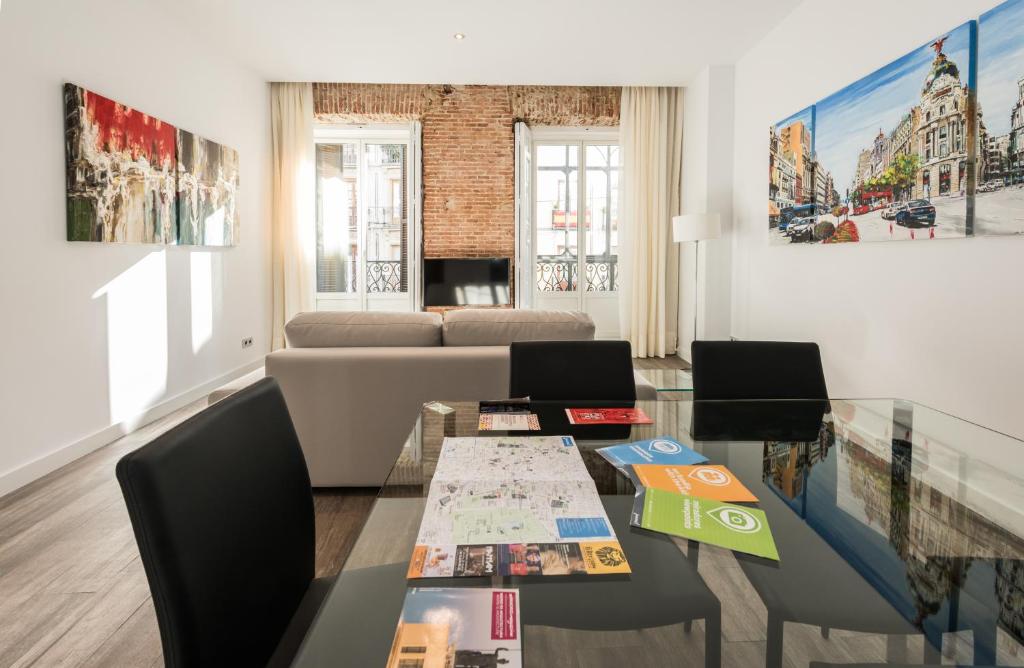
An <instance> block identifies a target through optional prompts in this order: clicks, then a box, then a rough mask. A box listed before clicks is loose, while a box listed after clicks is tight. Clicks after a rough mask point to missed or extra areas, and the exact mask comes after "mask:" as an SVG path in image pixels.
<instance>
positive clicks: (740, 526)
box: [630, 487, 779, 561]
mask: <svg viewBox="0 0 1024 668" xmlns="http://www.w3.org/2000/svg"><path fill="white" fill-rule="evenodd" d="M630 523H631V524H632V525H633V526H637V527H641V528H643V529H649V530H651V531H659V532H661V533H667V534H672V535H673V536H679V537H681V538H688V539H690V540H696V541H700V542H702V543H708V544H710V545H717V546H719V547H724V548H726V549H728V550H736V551H737V552H746V553H747V554H753V555H755V556H758V557H765V558H766V559H773V560H775V561H778V560H779V553H778V550H777V549H776V547H775V540H774V539H773V538H772V532H771V529H770V528H769V527H768V518H767V517H765V514H764V512H763V511H761V510H758V509H757V508H748V507H744V506H735V505H732V504H730V503H722V502H721V501H715V500H714V499H703V498H701V497H698V496H683V495H682V494H675V493H673V492H666V491H664V490H661V489H657V488H653V487H651V488H646V489H641V490H640V491H639V492H638V493H637V495H636V500H635V501H634V503H633V516H632V518H631V520H630Z"/></svg>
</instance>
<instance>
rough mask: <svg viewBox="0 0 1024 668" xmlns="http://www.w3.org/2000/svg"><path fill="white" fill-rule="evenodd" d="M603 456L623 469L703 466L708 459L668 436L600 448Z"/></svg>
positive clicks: (599, 450) (613, 464)
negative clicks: (654, 466) (630, 467)
mask: <svg viewBox="0 0 1024 668" xmlns="http://www.w3.org/2000/svg"><path fill="white" fill-rule="evenodd" d="M597 454H599V455H601V456H602V457H604V458H605V459H607V460H608V461H609V462H611V464H612V466H615V467H618V468H621V467H623V466H626V465H628V464H676V465H680V466H686V465H689V464H703V463H704V462H706V461H708V458H707V457H705V456H704V455H702V454H700V453H699V452H697V451H696V450H694V449H692V448H688V447H686V446H685V445H683V444H682V443H680V442H679V441H677V440H675V439H672V438H669V437H668V436H659V437H658V438H652V439H649V440H646V441H636V442H635V443H623V444H622V445H612V446H609V447H607V448H599V449H598V450H597Z"/></svg>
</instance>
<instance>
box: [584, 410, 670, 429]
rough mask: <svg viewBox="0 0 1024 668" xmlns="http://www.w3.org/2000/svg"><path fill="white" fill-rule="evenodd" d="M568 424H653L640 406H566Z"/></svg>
mask: <svg viewBox="0 0 1024 668" xmlns="http://www.w3.org/2000/svg"><path fill="white" fill-rule="evenodd" d="M565 414H566V415H567V416H569V424H579V425H585V424H654V420H652V419H651V418H649V417H647V413H644V411H643V409H640V408H566V409H565Z"/></svg>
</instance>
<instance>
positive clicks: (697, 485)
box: [624, 464, 757, 503]
mask: <svg viewBox="0 0 1024 668" xmlns="http://www.w3.org/2000/svg"><path fill="white" fill-rule="evenodd" d="M624 470H625V471H626V474H627V475H629V477H630V479H631V480H632V481H633V484H634V485H636V486H637V487H653V488H656V489H661V490H664V491H666V492H675V493H676V494H685V495H687V496H699V497H702V498H705V499H714V500H715V501H729V502H732V503H755V502H757V497H756V496H754V495H753V494H752V493H751V492H750V490H749V489H747V488H746V487H745V486H744V485H743V483H742V482H740V481H739V479H738V478H737V477H736V476H735V475H734V474H733V472H732V471H730V470H729V469H727V468H725V467H724V466H716V465H712V464H701V465H697V466H674V465H663V464H634V465H633V466H629V467H626V469H624Z"/></svg>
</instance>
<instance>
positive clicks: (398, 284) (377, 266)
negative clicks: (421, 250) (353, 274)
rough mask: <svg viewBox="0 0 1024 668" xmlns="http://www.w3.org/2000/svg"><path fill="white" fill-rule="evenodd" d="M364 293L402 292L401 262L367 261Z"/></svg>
mask: <svg viewBox="0 0 1024 668" xmlns="http://www.w3.org/2000/svg"><path fill="white" fill-rule="evenodd" d="M366 291H367V292H372V293H388V292H402V261H401V260H367V261H366Z"/></svg>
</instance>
